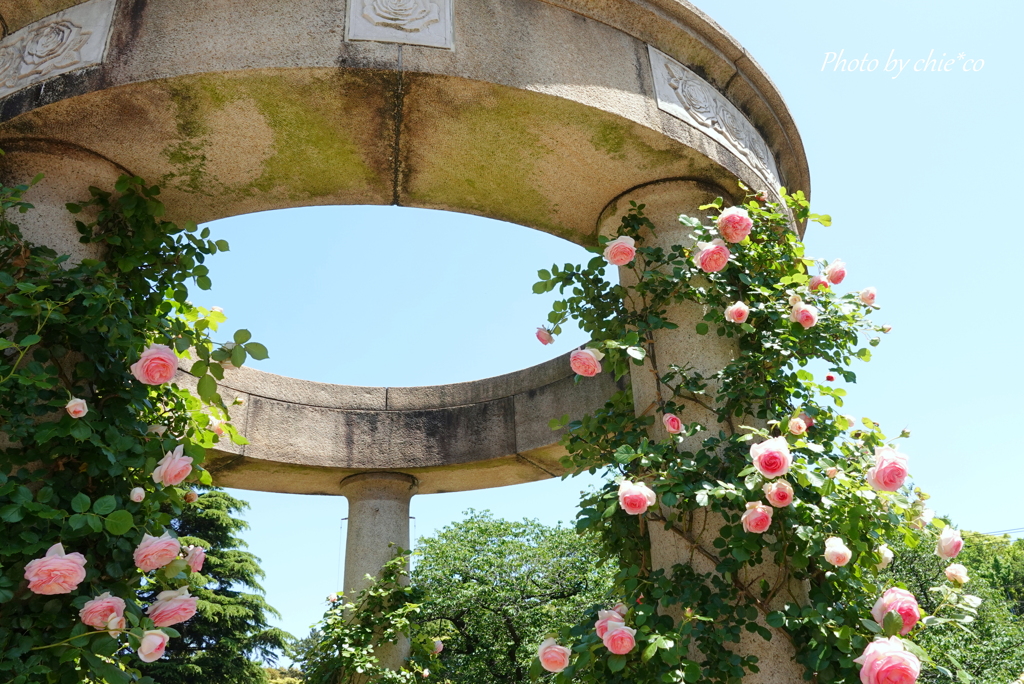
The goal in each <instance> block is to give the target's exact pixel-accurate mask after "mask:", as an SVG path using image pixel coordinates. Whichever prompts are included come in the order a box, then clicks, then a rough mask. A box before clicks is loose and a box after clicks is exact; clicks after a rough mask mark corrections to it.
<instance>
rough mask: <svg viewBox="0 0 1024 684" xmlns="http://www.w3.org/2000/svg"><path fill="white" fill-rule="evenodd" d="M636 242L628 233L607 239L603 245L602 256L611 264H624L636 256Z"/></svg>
mask: <svg viewBox="0 0 1024 684" xmlns="http://www.w3.org/2000/svg"><path fill="white" fill-rule="evenodd" d="M635 244H636V242H635V241H634V240H633V238H631V237H629V236H628V235H620V236H619V237H617V238H615V239H614V240H609V241H608V242H607V243H605V246H604V258H605V261H607V262H608V263H609V264H611V265H612V266H625V265H626V264H628V263H629V262H630V261H632V260H633V257H634V256H636V247H634V245H635Z"/></svg>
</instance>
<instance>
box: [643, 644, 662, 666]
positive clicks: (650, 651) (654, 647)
mask: <svg viewBox="0 0 1024 684" xmlns="http://www.w3.org/2000/svg"><path fill="white" fill-rule="evenodd" d="M657 652H658V644H657V643H656V642H654V641H652V642H651V643H649V644H648V645H647V648H645V649H644V652H643V653H642V654H641V655H640V660H642V661H643V662H645V663H646V662H647V661H648V660H650V659H651V658H653V657H654V654H655V653H657Z"/></svg>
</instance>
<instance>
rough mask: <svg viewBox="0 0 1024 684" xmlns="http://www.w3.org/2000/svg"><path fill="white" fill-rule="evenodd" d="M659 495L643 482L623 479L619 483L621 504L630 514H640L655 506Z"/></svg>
mask: <svg viewBox="0 0 1024 684" xmlns="http://www.w3.org/2000/svg"><path fill="white" fill-rule="evenodd" d="M657 500H658V496H657V495H656V494H655V493H654V492H653V491H651V488H650V487H648V486H647V485H645V484H644V483H643V482H630V481H629V480H623V481H622V484H620V485H619V506H621V507H622V510H624V511H625V512H626V513H628V514H630V515H640V514H642V513H644V512H645V511H646V510H647V508H648V507H649V506H653V505H654V503H655V502H656V501H657Z"/></svg>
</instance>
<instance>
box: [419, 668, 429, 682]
mask: <svg viewBox="0 0 1024 684" xmlns="http://www.w3.org/2000/svg"><path fill="white" fill-rule="evenodd" d="M429 676H430V668H426V667H425V668H423V672H421V673H420V677H422V678H423V679H426V678H427V677H429Z"/></svg>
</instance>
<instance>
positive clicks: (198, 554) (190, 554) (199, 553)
mask: <svg viewBox="0 0 1024 684" xmlns="http://www.w3.org/2000/svg"><path fill="white" fill-rule="evenodd" d="M185 562H186V563H188V567H189V570H191V571H192V572H199V571H200V570H202V569H203V563H205V562H206V549H204V548H203V547H202V546H189V547H187V548H186V549H185Z"/></svg>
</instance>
